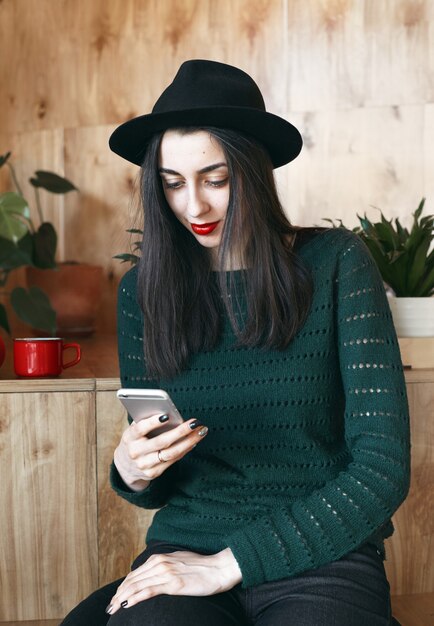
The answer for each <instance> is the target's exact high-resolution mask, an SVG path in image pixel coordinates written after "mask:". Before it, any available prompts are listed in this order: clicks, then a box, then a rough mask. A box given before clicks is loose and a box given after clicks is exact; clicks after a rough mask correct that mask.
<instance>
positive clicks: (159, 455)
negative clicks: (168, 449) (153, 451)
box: [157, 450, 165, 463]
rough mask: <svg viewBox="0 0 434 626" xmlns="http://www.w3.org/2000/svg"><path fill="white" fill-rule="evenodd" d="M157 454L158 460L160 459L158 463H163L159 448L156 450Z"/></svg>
mask: <svg viewBox="0 0 434 626" xmlns="http://www.w3.org/2000/svg"><path fill="white" fill-rule="evenodd" d="M157 456H158V460H159V461H160V463H165V460H164V459H163V457H162V456H161V450H158V452H157Z"/></svg>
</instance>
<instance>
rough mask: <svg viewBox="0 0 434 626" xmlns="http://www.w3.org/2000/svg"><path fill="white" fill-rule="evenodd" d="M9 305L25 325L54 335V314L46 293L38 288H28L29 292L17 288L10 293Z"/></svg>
mask: <svg viewBox="0 0 434 626" xmlns="http://www.w3.org/2000/svg"><path fill="white" fill-rule="evenodd" d="M11 305H12V308H13V309H14V311H15V313H16V315H17V316H18V317H19V318H20V320H22V321H23V322H24V323H25V324H29V325H30V326H32V327H33V328H36V329H38V330H44V331H46V332H48V333H50V334H51V335H54V334H55V333H56V312H55V311H54V309H53V308H52V307H51V305H50V301H49V299H48V296H47V295H46V293H45V292H44V291H42V289H39V287H30V289H29V290H26V289H24V288H23V287H17V288H16V289H14V290H13V291H12V293H11Z"/></svg>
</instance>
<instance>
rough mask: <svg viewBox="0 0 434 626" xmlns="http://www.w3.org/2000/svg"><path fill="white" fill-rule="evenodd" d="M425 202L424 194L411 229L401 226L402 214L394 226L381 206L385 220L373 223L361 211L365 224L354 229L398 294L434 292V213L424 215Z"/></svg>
mask: <svg viewBox="0 0 434 626" xmlns="http://www.w3.org/2000/svg"><path fill="white" fill-rule="evenodd" d="M424 205H425V198H422V200H421V201H420V203H419V206H418V208H417V209H416V211H415V212H414V213H413V218H414V219H413V225H412V229H411V231H410V232H409V231H408V230H407V229H406V228H403V227H402V226H401V224H400V223H399V220H398V218H396V219H395V227H394V225H393V223H392V220H390V221H388V220H386V218H385V217H384V215H383V213H382V212H381V211H380V209H378V210H379V211H380V214H381V222H375V223H372V222H370V220H369V219H368V218H367V217H366V214H365V216H364V217H360V216H359V215H357V217H358V218H359V220H360V223H361V228H356V229H353V232H356V234H358V235H359V236H360V237H361V239H362V240H363V241H364V242H365V244H366V246H367V247H368V248H369V251H370V252H371V254H372V256H373V258H374V260H375V262H376V264H377V266H378V269H379V270H380V273H381V276H382V278H383V280H384V282H385V283H387V284H388V285H389V286H390V287H391V288H392V289H393V291H394V292H395V295H396V296H397V297H430V296H432V295H434V250H432V251H431V252H429V249H430V247H431V244H432V242H433V240H434V215H426V216H424V217H422V218H421V215H422V211H423V208H424ZM419 218H421V219H419ZM327 221H331V220H327ZM341 225H342V226H343V224H342V222H341ZM333 226H334V224H333Z"/></svg>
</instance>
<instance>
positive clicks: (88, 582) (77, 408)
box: [0, 392, 98, 621]
mask: <svg viewBox="0 0 434 626" xmlns="http://www.w3.org/2000/svg"><path fill="white" fill-rule="evenodd" d="M12 416H13V418H12ZM0 463H1V467H2V470H3V471H2V489H1V491H0V510H1V511H2V529H1V532H2V536H3V537H7V538H8V541H7V542H5V541H3V542H2V551H1V553H0V590H1V592H0V596H1V597H0V620H4V621H7V620H16V619H21V620H24V619H38V618H41V619H42V618H46V619H50V618H60V617H62V616H64V615H65V614H66V611H67V610H69V609H70V608H71V607H72V606H73V605H74V604H76V603H77V602H78V601H79V600H80V599H81V598H83V597H84V596H86V595H87V594H89V593H90V592H91V591H92V590H93V589H94V588H95V587H96V586H97V583H98V579H97V575H98V567H97V566H98V562H97V536H96V525H95V523H94V520H95V518H96V501H95V493H96V484H95V483H96V472H95V467H96V462H95V420H94V403H93V402H92V394H91V393H90V392H89V393H86V392H59V393H54V392H50V393H21V394H12V393H4V394H2V399H1V404H0ZM23 564H26V565H25V566H23Z"/></svg>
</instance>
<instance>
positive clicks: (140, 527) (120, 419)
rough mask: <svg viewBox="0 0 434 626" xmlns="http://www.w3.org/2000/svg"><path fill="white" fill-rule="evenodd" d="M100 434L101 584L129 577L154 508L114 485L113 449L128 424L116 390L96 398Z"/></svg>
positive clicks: (99, 529)
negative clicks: (126, 495)
mask: <svg viewBox="0 0 434 626" xmlns="http://www.w3.org/2000/svg"><path fill="white" fill-rule="evenodd" d="M96 413H97V437H98V450H97V455H98V460H97V462H98V466H97V467H98V553H99V585H100V586H101V585H104V584H106V583H109V582H111V581H113V580H116V579H117V578H120V577H122V576H126V574H128V572H129V571H130V566H131V563H132V562H133V560H134V559H135V557H136V556H137V555H138V554H140V552H142V550H144V548H145V545H146V544H145V535H146V531H147V529H148V527H149V525H150V523H151V521H152V517H153V514H154V511H148V510H145V509H141V508H139V507H135V506H132V505H131V504H129V503H128V502H126V501H125V500H123V499H122V498H120V497H119V496H118V495H117V494H116V493H115V492H114V491H113V490H112V489H111V487H110V484H109V468H110V464H111V462H112V459H113V452H114V449H115V447H116V446H117V445H118V443H119V441H120V438H121V435H122V432H123V431H124V430H125V428H126V427H127V425H128V422H127V419H126V412H125V409H124V407H123V406H122V405H121V403H120V402H119V400H118V399H117V398H116V394H115V392H114V391H100V392H98V394H97V399H96Z"/></svg>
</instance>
